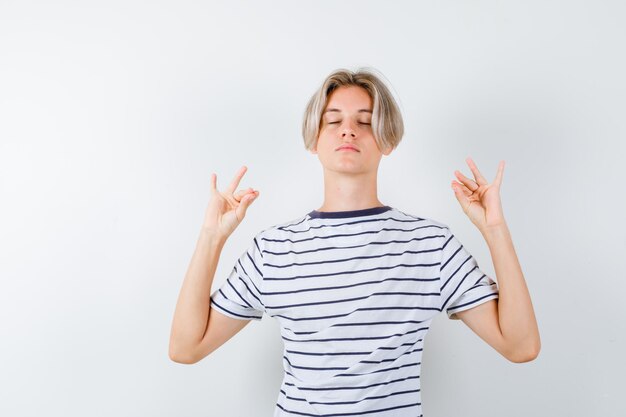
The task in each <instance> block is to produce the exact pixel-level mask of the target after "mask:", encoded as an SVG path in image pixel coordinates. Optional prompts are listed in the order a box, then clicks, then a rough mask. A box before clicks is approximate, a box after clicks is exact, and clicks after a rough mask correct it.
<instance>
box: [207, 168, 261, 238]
mask: <svg viewBox="0 0 626 417" xmlns="http://www.w3.org/2000/svg"><path fill="white" fill-rule="evenodd" d="M247 169H248V168H247V167H246V166H245V165H244V166H242V167H241V168H240V169H239V172H237V175H235V178H233V180H232V181H231V183H230V185H229V186H228V189H226V191H224V192H221V191H219V190H218V189H217V175H216V174H214V173H213V174H211V200H210V201H209V205H208V207H207V209H206V212H205V215H204V224H203V226H202V227H203V229H205V230H211V231H213V232H215V233H217V234H218V235H219V236H220V237H221V238H223V239H226V238H228V236H230V235H231V233H232V232H233V231H235V229H236V228H237V226H239V224H240V223H241V221H242V220H243V219H244V217H245V216H246V210H248V207H250V204H252V201H254V200H255V199H256V198H257V197H258V195H259V192H258V191H254V190H253V189H252V188H247V189H245V190H239V191H237V192H235V190H236V189H237V186H238V185H239V181H240V180H241V178H242V177H243V175H244V174H245V173H246V171H247Z"/></svg>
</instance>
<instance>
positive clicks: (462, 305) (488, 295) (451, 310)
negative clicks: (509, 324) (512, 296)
mask: <svg viewBox="0 0 626 417" xmlns="http://www.w3.org/2000/svg"><path fill="white" fill-rule="evenodd" d="M487 297H494V299H495V298H498V294H487V295H483V296H482V297H479V298H477V299H475V300H472V301H469V302H467V303H465V304H459V305H458V306H454V307H450V308H448V309H447V311H449V312H453V311H455V310H458V309H459V308H461V307H465V306H468V305H471V304H474V303H477V302H478V301H480V300H484V299H485V298H487Z"/></svg>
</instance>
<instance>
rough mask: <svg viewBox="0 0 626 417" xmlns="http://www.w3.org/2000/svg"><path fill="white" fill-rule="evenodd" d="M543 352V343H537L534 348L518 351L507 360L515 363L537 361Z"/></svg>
mask: <svg viewBox="0 0 626 417" xmlns="http://www.w3.org/2000/svg"><path fill="white" fill-rule="evenodd" d="M540 351H541V343H540V342H539V341H537V342H536V343H535V344H533V346H531V347H529V348H526V349H518V350H516V351H513V353H511V354H509V355H508V356H507V359H508V360H509V361H511V362H513V363H526V362H531V361H534V360H535V359H537V357H538V356H539V352H540Z"/></svg>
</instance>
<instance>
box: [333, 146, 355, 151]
mask: <svg viewBox="0 0 626 417" xmlns="http://www.w3.org/2000/svg"><path fill="white" fill-rule="evenodd" d="M337 150H338V151H353V152H360V151H359V150H358V149H357V148H353V147H352V146H340V147H339V148H337Z"/></svg>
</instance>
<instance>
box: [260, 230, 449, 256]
mask: <svg viewBox="0 0 626 417" xmlns="http://www.w3.org/2000/svg"><path fill="white" fill-rule="evenodd" d="M427 227H432V226H423V227H416V228H415V229H380V230H374V231H367V232H360V233H342V234H338V235H325V236H315V237H309V238H305V239H300V240H291V239H270V238H266V237H264V238H263V240H265V241H266V242H277V243H285V242H289V243H293V244H295V243H302V242H308V241H309V240H316V239H336V238H338V237H353V236H363V235H372V234H378V233H380V232H381V231H388V232H406V233H410V232H415V231H416V230H420V229H424V228H427ZM436 237H443V235H432V236H424V237H415V238H413V239H409V240H389V241H386V242H371V243H369V244H370V245H371V244H376V245H385V244H388V243H408V242H411V241H414V240H415V241H420V240H424V239H433V238H436ZM360 246H365V245H359V246H355V247H360ZM337 249H342V248H341V247H339V248H337ZM264 252H265V253H272V254H276V255H285V254H287V253H291V252H282V253H281V252H269V251H268V250H267V249H266V250H265V251H264ZM293 253H306V252H293Z"/></svg>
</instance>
